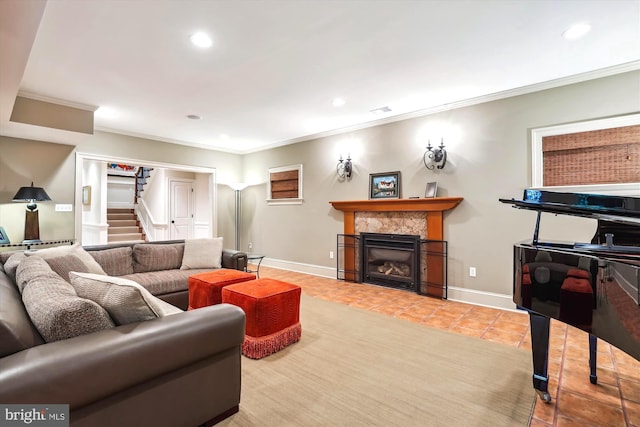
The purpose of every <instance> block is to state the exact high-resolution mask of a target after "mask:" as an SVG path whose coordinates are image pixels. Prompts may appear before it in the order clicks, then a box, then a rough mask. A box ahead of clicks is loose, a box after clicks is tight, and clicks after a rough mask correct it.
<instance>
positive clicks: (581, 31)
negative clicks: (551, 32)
mask: <svg viewBox="0 0 640 427" xmlns="http://www.w3.org/2000/svg"><path fill="white" fill-rule="evenodd" d="M589 31H591V25H589V24H587V23H586V22H580V23H578V24H574V25H572V26H571V27H569V29H567V31H565V32H564V33H562V37H564V38H565V39H567V40H575V39H578V38H580V37H582V36H584V35H585V34H587V33H588V32H589Z"/></svg>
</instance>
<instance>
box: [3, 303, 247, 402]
mask: <svg viewBox="0 0 640 427" xmlns="http://www.w3.org/2000/svg"><path fill="white" fill-rule="evenodd" d="M244 330H245V315H244V312H243V311H242V309H240V308H238V307H236V306H233V305H229V304H220V305H215V306H210V307H203V308H201V309H198V310H192V311H187V312H184V313H178V314H174V315H171V316H166V317H162V318H159V319H154V320H149V321H146V322H140V323H131V324H128V325H122V326H118V327H116V328H113V329H108V330H104V331H99V332H94V333H91V334H87V335H82V336H78V337H74V338H70V339H67V340H62V341H56V342H52V343H48V344H42V345H39V346H36V347H32V348H29V349H27V350H23V351H21V352H19V353H15V354H12V355H11V356H7V357H4V358H3V359H2V360H0V402H3V403H6V404H9V403H67V404H69V405H70V407H71V408H72V409H73V408H78V407H82V406H84V405H87V404H89V403H91V402H95V401H98V400H100V399H104V398H106V397H108V396H111V395H113V394H114V393H116V392H118V391H122V390H125V389H128V388H130V387H133V386H135V385H137V384H141V383H144V382H146V381H149V380H152V379H153V378H156V377H159V376H161V375H164V374H167V373H170V372H172V371H175V370H177V369H179V368H182V367H185V366H189V365H191V364H194V363H197V362H199V361H202V360H205V359H207V358H211V357H212V356H214V355H216V354H220V353H223V352H225V351H229V350H233V349H234V348H236V349H237V351H238V355H239V354H240V346H241V345H242V342H243V340H244ZM238 357H239V356H238Z"/></svg>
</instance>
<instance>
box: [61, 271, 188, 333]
mask: <svg viewBox="0 0 640 427" xmlns="http://www.w3.org/2000/svg"><path fill="white" fill-rule="evenodd" d="M69 277H71V284H72V285H73V287H74V288H75V290H76V293H77V294H78V296H79V297H81V298H86V299H89V300H92V301H95V302H96V303H98V304H99V305H100V306H102V307H103V308H104V309H105V310H107V312H108V313H109V315H110V316H111V318H112V319H113V321H114V322H115V323H116V325H126V324H128V323H134V322H141V321H144V320H151V319H155V318H157V317H164V316H168V315H171V314H176V313H181V312H182V310H180V309H179V308H177V307H174V306H173V305H171V304H169V303H167V302H165V301H162V300H161V299H159V298H156V297H154V296H153V295H151V293H150V292H149V291H148V290H146V289H145V288H144V287H143V286H141V285H140V284H138V283H136V282H134V281H133V280H129V279H124V278H122V277H112V276H104V275H101V274H91V273H78V272H75V271H72V272H70V273H69Z"/></svg>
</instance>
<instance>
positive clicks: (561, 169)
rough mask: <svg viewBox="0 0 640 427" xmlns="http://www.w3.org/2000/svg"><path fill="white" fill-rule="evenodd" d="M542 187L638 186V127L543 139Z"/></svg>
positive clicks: (639, 145)
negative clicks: (633, 184)
mask: <svg viewBox="0 0 640 427" xmlns="http://www.w3.org/2000/svg"><path fill="white" fill-rule="evenodd" d="M542 156H543V164H544V171H543V172H544V175H543V176H544V183H543V185H544V186H558V185H589V184H623V183H630V182H640V125H635V126H625V127H619V128H613V129H602V130H594V131H589V132H578V133H571V134H565V135H553V136H546V137H544V138H542Z"/></svg>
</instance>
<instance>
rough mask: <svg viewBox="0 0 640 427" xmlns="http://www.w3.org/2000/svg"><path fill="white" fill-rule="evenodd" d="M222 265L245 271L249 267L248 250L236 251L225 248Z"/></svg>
mask: <svg viewBox="0 0 640 427" xmlns="http://www.w3.org/2000/svg"><path fill="white" fill-rule="evenodd" d="M222 267H223V268H231V269H234V270H240V271H245V270H246V269H247V254H246V252H241V251H234V250H233V249H223V250H222Z"/></svg>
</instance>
